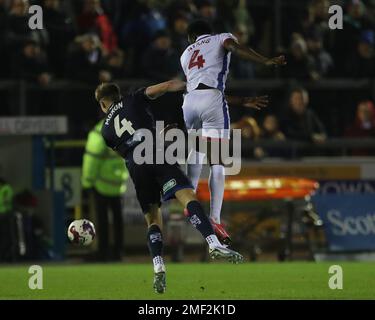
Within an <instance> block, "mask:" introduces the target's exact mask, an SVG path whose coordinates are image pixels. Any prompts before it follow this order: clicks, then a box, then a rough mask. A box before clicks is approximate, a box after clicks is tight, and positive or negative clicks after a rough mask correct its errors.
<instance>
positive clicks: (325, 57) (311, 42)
mask: <svg viewBox="0 0 375 320" xmlns="http://www.w3.org/2000/svg"><path fill="white" fill-rule="evenodd" d="M306 40H307V41H306V43H307V48H308V52H309V55H310V57H311V59H312V65H313V66H312V69H313V70H314V74H313V75H314V76H315V79H319V78H322V77H325V76H327V75H329V73H330V72H331V71H332V69H333V60H332V57H331V55H330V54H329V53H328V52H327V51H326V50H325V49H324V48H323V39H322V36H321V35H320V34H319V32H318V31H316V30H315V31H312V32H311V33H309V34H308V35H307V39H306Z"/></svg>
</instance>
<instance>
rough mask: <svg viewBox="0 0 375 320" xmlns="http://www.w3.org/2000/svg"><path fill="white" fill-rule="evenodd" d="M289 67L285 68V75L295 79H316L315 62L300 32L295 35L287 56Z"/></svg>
mask: <svg viewBox="0 0 375 320" xmlns="http://www.w3.org/2000/svg"><path fill="white" fill-rule="evenodd" d="M287 61H288V67H287V68H283V69H282V71H283V75H284V77H288V78H295V79H316V78H318V76H317V74H316V73H315V72H314V62H313V60H312V57H311V56H310V55H309V54H308V51H307V44H306V41H305V39H304V38H303V37H302V36H301V35H300V34H295V35H293V39H292V43H291V45H290V50H289V55H288V57H287Z"/></svg>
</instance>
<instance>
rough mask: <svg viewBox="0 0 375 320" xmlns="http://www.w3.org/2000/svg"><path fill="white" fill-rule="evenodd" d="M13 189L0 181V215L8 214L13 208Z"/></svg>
mask: <svg viewBox="0 0 375 320" xmlns="http://www.w3.org/2000/svg"><path fill="white" fill-rule="evenodd" d="M13 195H14V192H13V188H12V187H11V186H10V185H9V184H7V183H6V182H5V181H3V180H0V214H2V213H9V212H10V211H11V210H12V208H13Z"/></svg>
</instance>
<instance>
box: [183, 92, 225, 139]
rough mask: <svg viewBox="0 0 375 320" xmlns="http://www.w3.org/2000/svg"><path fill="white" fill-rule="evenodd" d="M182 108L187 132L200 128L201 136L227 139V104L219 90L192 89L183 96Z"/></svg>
mask: <svg viewBox="0 0 375 320" xmlns="http://www.w3.org/2000/svg"><path fill="white" fill-rule="evenodd" d="M182 109H183V112H184V119H185V124H186V128H187V129H188V131H189V132H192V131H194V130H199V129H202V131H201V135H202V136H203V137H207V138H214V139H229V137H230V118H229V110H228V104H227V102H226V100H225V94H224V93H223V92H221V91H220V90H218V89H203V90H192V91H190V92H189V93H187V94H186V95H185V96H184V103H183V105H182Z"/></svg>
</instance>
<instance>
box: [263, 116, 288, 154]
mask: <svg viewBox="0 0 375 320" xmlns="http://www.w3.org/2000/svg"><path fill="white" fill-rule="evenodd" d="M260 137H261V138H262V139H266V140H272V141H284V140H285V135H284V134H283V133H282V132H281V130H280V126H279V120H278V119H277V117H276V116H275V115H274V114H269V115H266V116H265V118H264V119H263V123H262V128H261V133H260ZM263 152H264V156H267V157H284V156H286V154H285V152H284V151H283V150H282V149H279V148H263Z"/></svg>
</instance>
